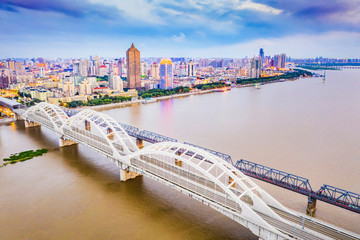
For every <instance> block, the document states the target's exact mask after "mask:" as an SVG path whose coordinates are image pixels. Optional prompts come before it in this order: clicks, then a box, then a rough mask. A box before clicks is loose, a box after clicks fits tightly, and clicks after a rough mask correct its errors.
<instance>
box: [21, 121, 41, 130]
mask: <svg viewBox="0 0 360 240" xmlns="http://www.w3.org/2000/svg"><path fill="white" fill-rule="evenodd" d="M38 126H39V127H41V125H40V124H37V123H35V122H29V121H25V128H29V127H38Z"/></svg>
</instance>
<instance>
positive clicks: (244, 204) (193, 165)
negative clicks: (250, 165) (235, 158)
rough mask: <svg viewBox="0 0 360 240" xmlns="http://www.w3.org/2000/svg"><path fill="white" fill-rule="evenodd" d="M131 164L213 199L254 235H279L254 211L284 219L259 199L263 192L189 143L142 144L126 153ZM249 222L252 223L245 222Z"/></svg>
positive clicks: (216, 159) (215, 158) (241, 174)
mask: <svg viewBox="0 0 360 240" xmlns="http://www.w3.org/2000/svg"><path fill="white" fill-rule="evenodd" d="M127 157H128V158H129V161H130V163H131V166H133V167H136V168H138V169H141V170H142V171H143V172H142V173H143V174H144V175H145V174H146V173H149V174H153V175H156V176H158V177H160V178H162V179H167V181H170V182H171V183H172V184H174V185H177V186H181V187H182V188H184V189H188V190H189V191H191V192H194V193H196V194H198V195H201V196H203V197H205V198H207V199H209V200H210V201H215V202H218V203H219V204H221V205H222V206H224V207H225V208H227V209H231V210H232V211H233V212H234V213H236V214H238V215H239V217H240V218H241V219H242V221H239V222H240V223H241V224H243V225H245V226H246V227H248V228H249V229H250V230H251V231H253V232H254V233H255V234H257V235H258V234H259V232H260V230H259V228H258V227H257V226H261V227H262V228H263V229H267V230H268V231H269V232H271V233H274V234H276V235H279V236H283V235H282V233H280V232H279V231H278V230H276V229H275V228H274V227H273V226H271V225H270V224H269V223H267V222H266V221H265V220H264V219H263V218H262V217H260V216H259V214H258V212H260V213H263V214H266V215H267V216H271V217H272V218H274V219H276V220H278V221H282V222H287V221H285V220H284V219H283V218H281V217H280V216H278V215H277V214H276V213H275V212H273V210H272V209H271V208H270V207H269V206H268V205H267V204H266V203H265V202H264V201H263V200H262V199H261V197H262V193H263V191H262V190H261V189H260V187H258V186H257V185H256V184H255V183H254V182H252V181H251V180H250V179H249V178H248V177H247V176H246V175H244V174H243V173H242V172H240V171H239V170H237V169H236V168H234V167H233V166H232V165H230V164H229V163H227V162H226V161H225V160H223V159H221V158H219V157H217V156H215V155H213V154H211V153H209V152H207V151H205V150H202V149H200V148H196V147H193V146H190V145H185V144H182V143H178V142H161V143H156V144H152V145H149V146H146V147H145V148H143V149H142V150H140V151H138V152H135V153H132V154H130V155H128V156H127ZM249 222H250V223H252V224H249Z"/></svg>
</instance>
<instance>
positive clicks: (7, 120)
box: [0, 118, 16, 125]
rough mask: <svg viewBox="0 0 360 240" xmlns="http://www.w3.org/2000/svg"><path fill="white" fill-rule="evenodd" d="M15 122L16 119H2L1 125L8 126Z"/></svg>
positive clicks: (0, 120)
mask: <svg viewBox="0 0 360 240" xmlns="http://www.w3.org/2000/svg"><path fill="white" fill-rule="evenodd" d="M15 121H16V120H15V118H3V119H0V125H6V124H9V123H12V122H15Z"/></svg>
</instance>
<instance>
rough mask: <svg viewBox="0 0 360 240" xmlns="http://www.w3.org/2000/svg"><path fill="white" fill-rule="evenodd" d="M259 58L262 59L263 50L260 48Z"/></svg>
mask: <svg viewBox="0 0 360 240" xmlns="http://www.w3.org/2000/svg"><path fill="white" fill-rule="evenodd" d="M259 57H260V58H261V59H264V49H262V48H260V52H259Z"/></svg>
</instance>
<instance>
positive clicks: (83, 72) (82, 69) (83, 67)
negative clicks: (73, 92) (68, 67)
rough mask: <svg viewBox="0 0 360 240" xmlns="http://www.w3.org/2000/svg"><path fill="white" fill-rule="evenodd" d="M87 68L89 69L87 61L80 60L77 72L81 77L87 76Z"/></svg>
mask: <svg viewBox="0 0 360 240" xmlns="http://www.w3.org/2000/svg"><path fill="white" fill-rule="evenodd" d="M88 69H89V61H88V60H85V59H83V60H81V61H80V64H79V73H80V75H81V76H83V77H87V76H88Z"/></svg>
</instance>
